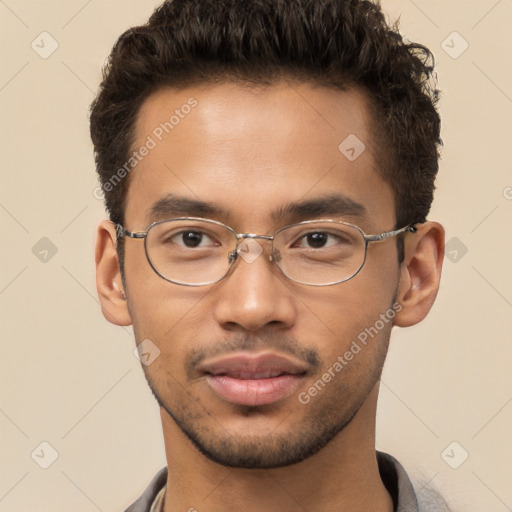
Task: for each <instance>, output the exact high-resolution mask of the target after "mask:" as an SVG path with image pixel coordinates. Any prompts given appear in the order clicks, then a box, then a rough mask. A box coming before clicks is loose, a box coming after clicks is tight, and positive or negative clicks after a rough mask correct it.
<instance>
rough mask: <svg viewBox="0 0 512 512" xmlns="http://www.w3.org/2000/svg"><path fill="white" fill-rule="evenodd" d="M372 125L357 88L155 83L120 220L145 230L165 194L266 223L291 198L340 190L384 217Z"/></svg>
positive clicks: (386, 197)
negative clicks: (171, 85) (182, 86)
mask: <svg viewBox="0 0 512 512" xmlns="http://www.w3.org/2000/svg"><path fill="white" fill-rule="evenodd" d="M372 128H373V125H372V118H371V116H370V113H369V109H368V102H367V99H366V97H365V95H364V93H363V92H361V91H359V90H356V89H351V90H347V91H338V90H335V89H331V88H324V87H315V86H313V85H311V84H305V83H302V84H298V83H290V82H285V81H283V82H280V83H278V84H276V85H272V86H257V87H255V86H248V85H243V84H239V83H224V84H215V85H212V84H210V85H201V86H197V87H190V88H186V89H172V88H163V89H160V90H159V91H157V92H155V93H153V94H152V95H151V96H150V97H149V98H148V99H147V100H146V101H145V102H144V104H143V105H142V107H141V109H140V111H139V114H138V117H137V122H136V126H135V143H134V145H133V148H132V149H133V151H135V153H137V163H136V166H135V167H134V169H133V170H132V171H131V175H130V186H129V188H128V194H127V201H126V215H125V217H126V220H127V223H136V224H137V227H138V228H141V227H143V226H142V224H144V219H145V218H147V213H148V211H150V209H151V208H152V205H154V204H155V202H157V201H159V200H160V199H162V197H165V196H169V195H172V196H180V197H186V198H189V199H193V200H199V201H202V202H206V203H210V204H214V205H215V206H218V210H219V211H222V212H223V215H224V216H225V218H223V219H222V220H224V221H226V222H227V221H230V222H233V221H235V220H236V221H237V222H240V223H247V222H251V223H253V224H258V223H262V224H265V223H268V217H269V216H270V215H272V214H275V212H276V211H279V210H281V211H282V210H284V209H286V207H287V206H288V205H289V204H290V203H293V202H298V201H304V200H305V199H311V200H314V199H316V198H319V197H322V196H327V195H328V196H330V197H332V196H333V195H336V194H340V195H343V196H344V197H346V198H349V199H350V200H353V201H355V202H358V203H361V204H363V205H364V206H365V208H366V209H367V211H368V213H369V218H370V219H372V218H380V219H382V222H386V220H387V219H388V220H389V222H388V224H389V223H390V222H393V219H394V206H393V204H394V202H393V197H392V192H391V189H390V187H389V186H388V185H387V184H386V183H385V182H384V181H383V180H382V179H381V177H380V173H379V170H378V166H377V162H378V160H379V159H378V152H377V149H376V148H375V147H374V144H373V141H372V137H371V130H372ZM144 148H147V149H146V150H144ZM143 153H144V156H141V155H142V154H143Z"/></svg>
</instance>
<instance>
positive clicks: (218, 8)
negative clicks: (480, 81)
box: [90, 0, 442, 227]
mask: <svg viewBox="0 0 512 512" xmlns="http://www.w3.org/2000/svg"><path fill="white" fill-rule="evenodd" d="M283 77H290V78H293V79H296V80H298V81H302V82H309V83H313V84H318V85H321V86H326V87H331V88H334V89H338V90H346V89H347V88H349V87H358V88H360V89H362V90H364V91H366V93H367V97H368V98H369V100H370V101H369V102H370V108H371V113H372V117H373V121H374V125H373V126H372V134H373V136H374V138H375V141H374V142H375V144H376V145H377V147H378V148H379V160H380V161H379V168H380V172H381V173H382V176H383V178H384V179H385V180H386V182H388V183H389V184H390V186H391V188H392V190H393V193H394V198H395V212H396V226H397V227H398V226H403V225H405V224H412V223H419V222H424V221H425V220H426V216H427V214H428V212H429V210H430V206H431V203H432V199H433V192H434V188H435V185H434V182H435V177H436V174H437V171H438V160H439V149H440V146H441V145H442V141H441V139H440V118H439V115H438V113H437V109H436V105H437V101H438V97H439V91H438V90H437V88H436V80H435V73H434V58H433V55H432V53H431V52H430V51H429V50H428V49H427V48H426V47H425V46H423V45H420V44H416V43H410V42H406V41H404V40H403V38H402V36H401V35H400V33H399V32H398V27H397V25H393V26H390V25H389V24H388V23H387V22H386V20H385V17H384V15H383V13H382V10H381V7H380V5H379V4H378V3H374V2H370V1H366V0H168V1H165V2H164V3H163V4H162V5H161V6H160V7H158V8H157V9H156V10H155V12H154V13H153V15H152V16H151V17H150V19H149V20H148V22H147V23H146V24H145V25H142V26H139V27H134V28H131V29H129V30H127V31H126V32H125V33H124V34H122V35H121V36H120V38H119V39H118V40H117V42H116V44H115V45H114V48H113V49H112V52H111V54H110V57H109V59H108V61H107V63H106V65H105V67H104V69H103V81H102V83H101V85H100V89H99V93H98V96H97V97H96V99H95V100H94V102H93V103H92V105H91V117H90V129H91V137H92V141H93V144H94V151H95V160H96V168H97V172H98V174H99V178H100V183H101V185H102V187H103V189H104V192H105V205H106V208H107V210H108V212H109V215H110V218H111V220H112V221H113V222H116V223H120V224H122V223H123V220H124V215H123V213H124V205H125V198H126V192H127V187H128V184H129V175H127V176H126V179H123V180H119V183H116V184H115V186H108V187H106V186H105V184H107V183H108V182H109V179H111V177H112V176H113V175H114V174H115V172H116V171H117V170H118V169H119V167H120V166H122V165H123V163H124V162H126V161H127V160H128V159H129V155H130V151H131V150H132V145H133V143H134V129H135V128H134V127H135V122H136V118H137V115H138V112H139V109H140V107H141V105H142V103H143V102H144V101H145V100H146V99H147V98H148V96H149V95H151V94H152V93H153V92H155V91H156V90H157V89H159V88H161V87H163V86H173V87H182V88H184V87H187V86H193V85H196V84H200V83H206V82H226V81H239V82H243V83H246V84H263V85H265V84H268V85H272V84H275V83H276V82H277V81H278V80H280V79H282V78H283ZM124 174H126V173H124Z"/></svg>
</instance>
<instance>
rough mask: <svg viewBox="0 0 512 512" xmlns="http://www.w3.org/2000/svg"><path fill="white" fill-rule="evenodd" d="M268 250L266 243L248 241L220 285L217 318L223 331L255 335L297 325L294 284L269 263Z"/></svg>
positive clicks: (216, 298) (242, 246) (217, 297)
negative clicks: (264, 329) (259, 332)
mask: <svg viewBox="0 0 512 512" xmlns="http://www.w3.org/2000/svg"><path fill="white" fill-rule="evenodd" d="M263 249H264V250H263ZM268 249H269V247H266V242H265V241H262V242H257V241H256V240H247V241H245V242H244V243H243V244H241V246H240V247H239V251H238V257H237V261H236V262H235V263H234V265H233V268H231V270H230V272H229V274H228V275H227V276H226V277H225V278H224V279H223V280H222V281H220V282H219V283H218V285H217V289H216V296H215V305H214V316H215V319H216V321H217V322H218V323H219V325H221V326H222V327H223V328H224V329H228V330H233V329H237V328H238V329H244V330H246V331H252V332H254V331H258V330H260V329H263V328H268V327H272V328H274V329H279V328H289V327H291V326H292V325H293V324H294V323H295V320H296V314H297V309H296V306H295V302H294V294H293V291H292V290H291V287H292V283H291V282H290V284H288V282H286V281H287V278H286V277H285V276H284V275H283V274H282V273H281V271H280V270H279V268H278V267H277V265H276V264H275V263H274V262H272V261H270V258H269V256H268V254H267V253H268Z"/></svg>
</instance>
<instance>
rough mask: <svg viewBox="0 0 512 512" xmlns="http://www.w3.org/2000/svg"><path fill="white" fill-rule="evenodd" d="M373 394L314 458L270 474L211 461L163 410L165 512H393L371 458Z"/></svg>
mask: <svg viewBox="0 0 512 512" xmlns="http://www.w3.org/2000/svg"><path fill="white" fill-rule="evenodd" d="M377 394H378V384H377V385H376V386H375V388H374V389H373V391H372V393H371V394H370V395H369V396H368V398H367V400H366V401H365V403H364V404H363V406H362V407H361V408H360V409H359V411H358V413H357V414H356V415H355V416H354V418H353V419H352V421H351V422H350V423H349V424H348V425H347V426H346V427H345V428H344V429H343V430H342V431H341V432H340V433H338V434H337V435H336V436H335V437H334V439H332V440H331V442H329V443H328V444H327V445H326V446H325V447H324V448H322V449H321V450H320V451H319V452H318V453H316V454H315V455H313V456H312V457H309V458H308V459H306V460H304V461H302V462H300V463H298V464H293V465H291V466H285V467H280V468H273V469H245V468H231V467H226V466H222V465H220V464H217V463H215V462H212V461H211V460H209V459H208V458H206V457H205V456H204V455H203V454H201V453H200V452H199V451H198V450H197V449H196V448H195V446H194V445H193V444H192V443H191V441H189V439H188V438H187V437H186V436H185V435H184V434H183V432H182V431H181V430H180V428H179V427H178V426H177V425H176V423H175V422H174V421H173V420H172V418H171V417H170V416H169V415H168V414H167V412H165V411H164V410H163V409H162V410H161V416H162V424H163V430H164V441H165V448H166V456H167V465H168V479H167V487H166V496H165V508H164V512H175V511H178V510H182V511H189V512H194V511H197V512H228V511H232V510H249V509H250V510H251V512H278V511H279V512H296V511H297V510H322V511H323V512H336V511H340V510H372V511H375V512H392V510H393V504H392V500H391V497H390V495H389V493H388V492H387V490H386V488H385V487H384V484H383V483H382V480H381V478H380V474H379V468H378V465H377V459H376V454H375V411H376V405H377Z"/></svg>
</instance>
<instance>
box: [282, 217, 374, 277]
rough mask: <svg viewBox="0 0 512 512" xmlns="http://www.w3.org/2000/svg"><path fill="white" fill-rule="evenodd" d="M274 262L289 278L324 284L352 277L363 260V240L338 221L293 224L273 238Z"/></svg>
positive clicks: (352, 228)
mask: <svg viewBox="0 0 512 512" xmlns="http://www.w3.org/2000/svg"><path fill="white" fill-rule="evenodd" d="M274 253H275V254H277V255H278V257H277V258H276V262H277V263H278V265H279V267H280V268H281V270H282V271H283V272H284V274H285V275H286V276H288V277H289V278H290V279H293V280H295V281H298V282H300V283H303V284H311V285H327V284H335V283H341V282H343V281H346V280H347V279H350V278H351V277H353V276H354V275H355V274H356V273H357V272H358V271H359V269H360V268H361V267H362V265H363V263H364V258H365V240H364V237H363V234H362V233H361V231H359V229H358V228H356V227H354V226H350V225H347V224H342V223H339V222H313V223H309V222H307V223H303V224H296V225H294V226H290V227H287V228H285V229H282V230H281V231H279V232H278V233H277V234H276V236H275V239H274Z"/></svg>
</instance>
